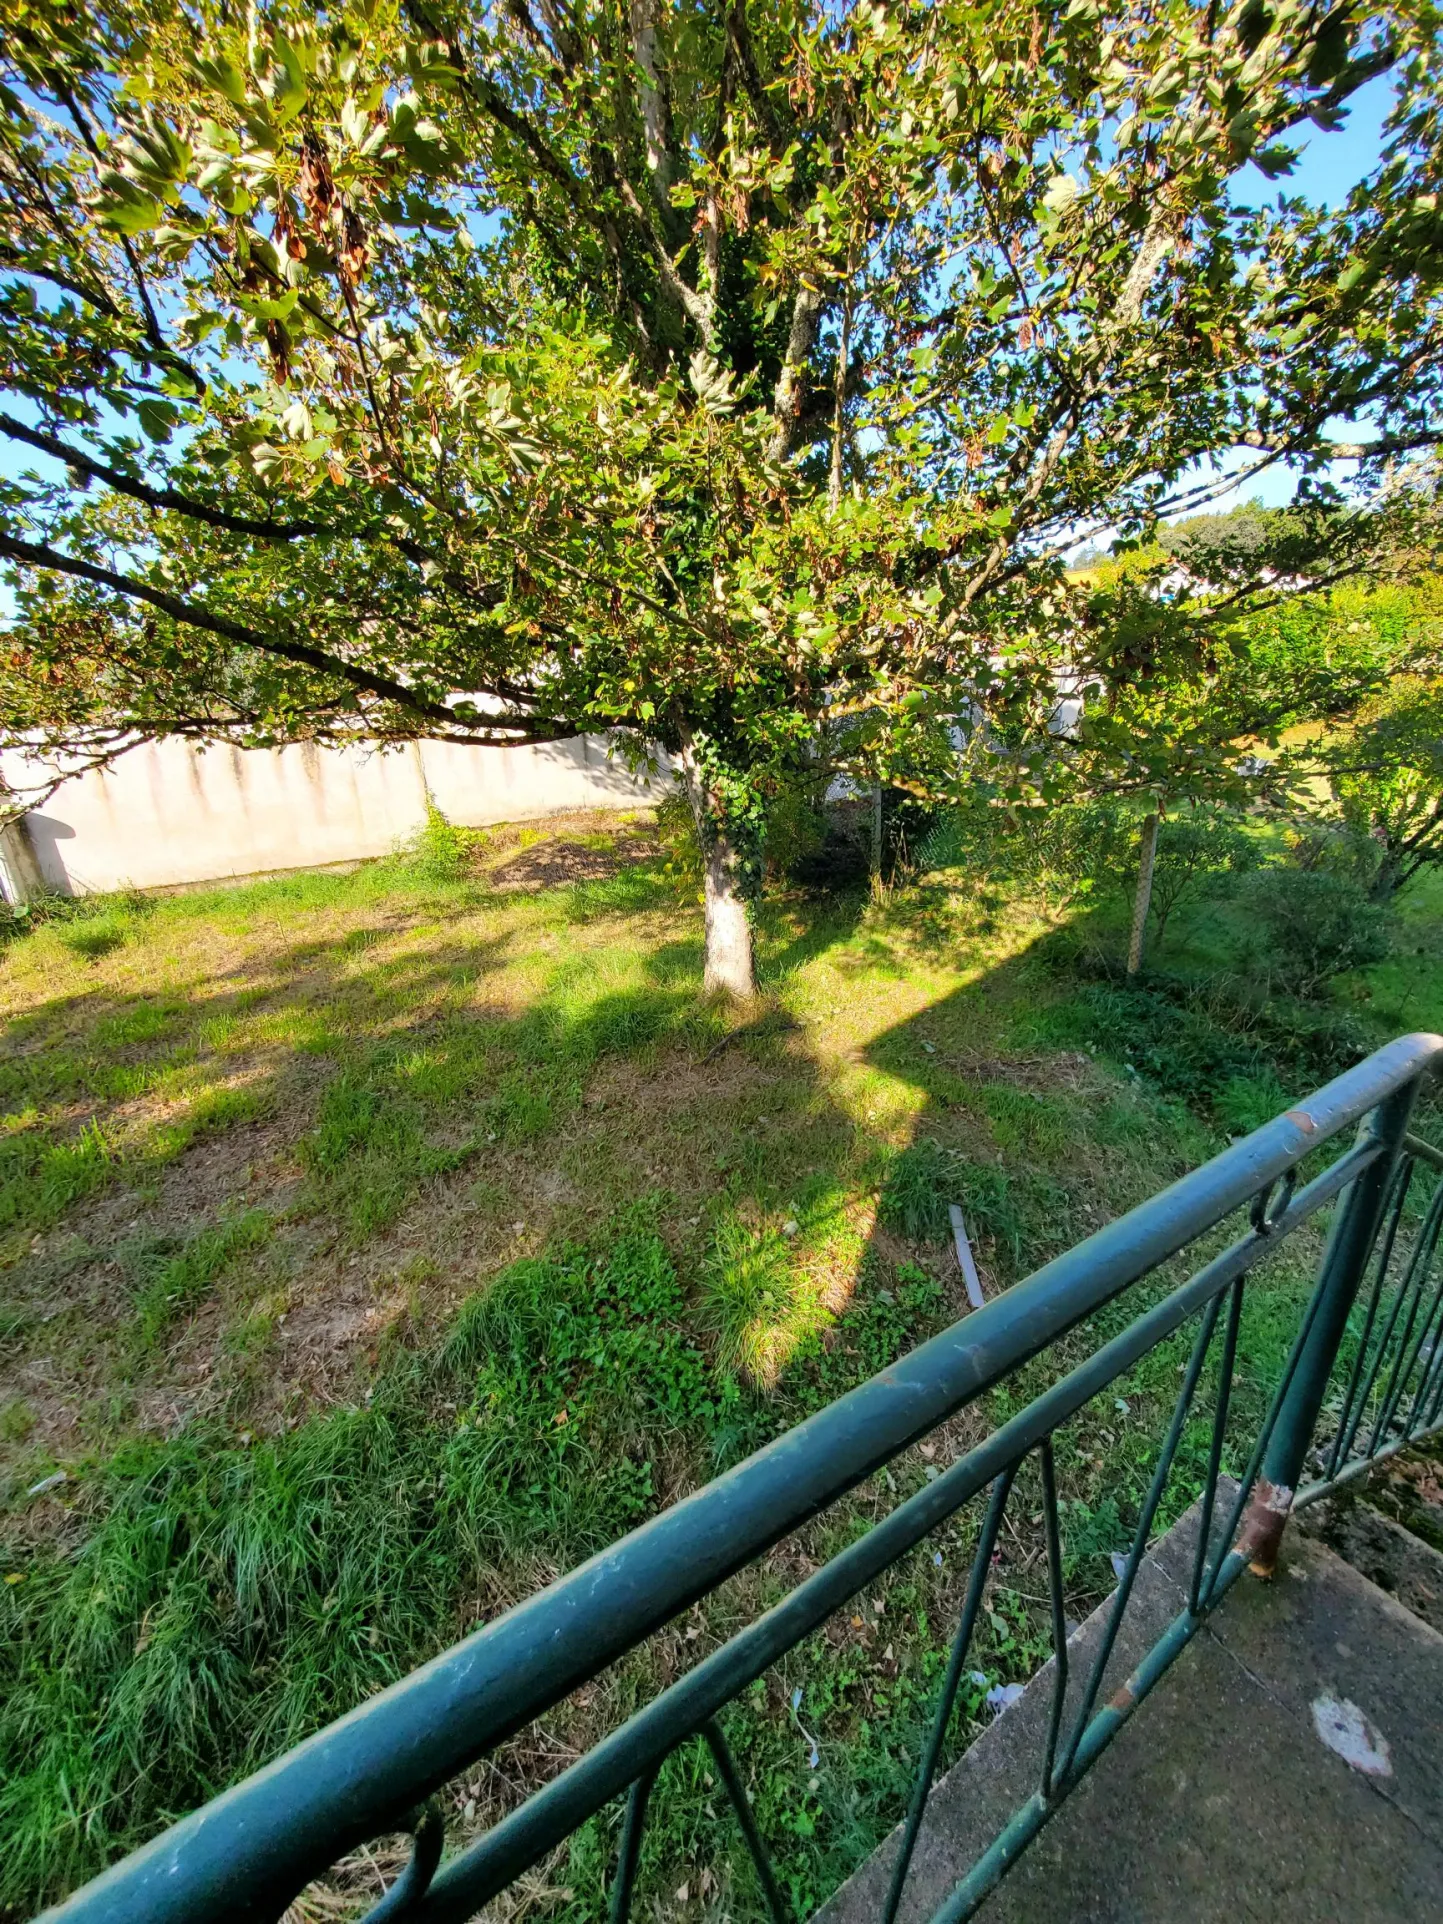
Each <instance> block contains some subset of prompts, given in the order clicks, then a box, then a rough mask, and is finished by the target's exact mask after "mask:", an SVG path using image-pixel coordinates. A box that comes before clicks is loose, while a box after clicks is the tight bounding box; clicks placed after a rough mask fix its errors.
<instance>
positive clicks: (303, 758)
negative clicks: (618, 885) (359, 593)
mask: <svg viewBox="0 0 1443 1924" xmlns="http://www.w3.org/2000/svg"><path fill="white" fill-rule="evenodd" d="M0 774H3V775H4V776H5V777H6V779H8V780H9V781H10V782H11V783H12V785H13V786H14V787H16V788H21V787H23V786H24V785H25V784H26V781H27V779H28V780H33V779H34V778H33V775H32V776H29V777H27V775H26V774H25V772H24V769H23V763H21V762H20V761H19V760H18V759H17V758H15V757H6V758H5V759H4V762H3V763H0ZM665 779H666V778H665V777H661V778H659V779H657V780H654V781H653V782H652V784H651V785H650V786H648V785H647V783H646V781H645V780H644V778H642V777H639V776H636V775H633V774H632V773H631V772H630V771H629V770H628V768H627V767H626V765H625V763H624V762H622V761H621V760H620V758H619V757H608V755H607V746H606V742H605V741H604V740H603V739H601V738H599V737H596V736H577V737H575V738H574V739H572V740H571V741H564V742H548V743H543V744H538V745H537V746H534V747H525V748H467V747H464V746H461V745H458V744H454V743H450V742H413V743H410V744H408V745H407V746H406V747H404V748H400V749H393V750H390V751H388V752H386V753H381V752H379V751H375V750H361V749H340V748H317V747H314V746H311V745H302V746H299V747H294V748H277V749H242V748H228V747H211V748H205V749H197V748H194V747H192V746H191V745H190V744H188V743H186V742H180V741H160V742H151V743H147V744H146V745H145V746H143V747H140V748H135V749H132V750H131V751H130V753H129V754H127V755H124V756H122V757H121V759H120V760H119V761H118V762H116V763H115V765H114V766H113V767H112V768H109V769H106V770H104V771H98V770H92V771H90V772H87V773H86V774H83V775H77V776H75V777H73V778H72V779H71V780H69V781H67V782H64V783H62V784H61V786H60V787H59V788H58V789H57V790H56V791H55V793H54V794H53V795H52V796H51V798H50V800H49V801H48V802H46V804H45V806H44V807H43V808H40V809H32V810H31V811H30V813H29V814H28V815H27V816H26V817H25V819H24V822H23V824H21V826H20V828H19V829H18V831H17V830H15V829H11V830H7V831H6V833H5V835H4V836H3V838H0V842H3V844H4V846H0V889H3V891H4V893H5V895H6V896H7V897H8V898H9V899H10V900H12V901H14V900H17V899H21V898H23V896H24V895H25V894H27V893H29V892H31V891H32V890H33V889H34V887H35V886H36V885H37V884H38V885H39V886H40V887H42V888H49V889H55V890H57V891H59V892H60V893H62V894H65V895H86V894H90V893H92V892H94V891H96V890H102V889H116V888H125V887H134V888H160V887H165V886H167V885H169V884H174V883H179V882H208V881H216V880H220V879H223V878H225V877H229V876H236V875H254V874H257V873H258V872H260V871H262V870H266V869H293V868H315V867H319V866H320V865H322V864H323V863H326V862H345V861H354V860H356V859H358V858H361V857H364V856H368V855H384V854H387V853H388V852H389V851H390V850H391V849H393V848H394V847H395V846H396V845H397V843H398V842H403V841H405V840H406V839H407V837H409V836H411V835H413V834H414V833H415V832H416V830H417V829H418V828H419V827H420V826H421V825H422V823H423V822H424V821H425V819H426V798H427V792H428V790H429V793H430V797H431V800H432V802H433V803H434V804H435V806H436V807H437V808H439V809H440V811H441V813H442V814H443V815H444V816H445V817H446V818H447V820H448V821H451V822H455V823H457V824H459V825H460V826H462V827H466V828H481V827H484V826H486V825H487V824H488V823H493V822H514V821H525V820H528V819H533V818H535V817H536V816H540V815H550V814H554V813H555V812H557V811H558V810H561V809H580V808H627V807H638V806H642V805H644V804H646V803H647V802H649V801H656V800H659V799H660V798H661V795H662V794H663V792H664V786H665ZM17 842H18V843H19V846H17Z"/></svg>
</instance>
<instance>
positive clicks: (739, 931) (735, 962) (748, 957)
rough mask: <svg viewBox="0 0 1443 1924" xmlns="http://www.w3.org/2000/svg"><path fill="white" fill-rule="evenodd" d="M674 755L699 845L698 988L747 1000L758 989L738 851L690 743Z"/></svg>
mask: <svg viewBox="0 0 1443 1924" xmlns="http://www.w3.org/2000/svg"><path fill="white" fill-rule="evenodd" d="M678 760H679V762H680V764H681V776H682V783H683V786H684V787H685V789H686V798H687V800H688V802H690V804H691V819H692V822H693V824H694V825H695V827H696V839H697V843H698V846H699V847H700V849H701V859H702V884H703V890H704V897H705V901H706V966H705V970H704V972H703V976H702V987H703V988H704V989H705V990H706V992H707V994H708V995H710V994H712V993H714V992H716V991H720V992H721V993H722V994H724V995H730V996H735V997H736V998H737V999H738V1000H739V1001H743V1002H747V1001H750V1000H751V998H752V997H753V996H754V995H755V994H756V992H757V975H756V962H755V959H754V956H753V953H752V925H751V920H750V918H749V917H748V915H747V902H746V894H745V892H744V889H743V887H742V874H743V870H742V860H741V856H740V854H739V853H738V851H737V849H736V847H735V845H734V844H733V842H732V841H731V840H730V838H729V837H728V836H727V834H726V832H725V830H724V828H723V827H722V825H721V824H720V823H719V822H718V820H717V816H716V811H715V810H714V809H713V808H712V807H711V805H710V801H709V798H708V796H707V793H706V787H705V784H704V783H703V781H702V777H701V771H700V769H699V768H698V767H697V765H696V758H695V756H694V755H693V753H692V750H691V745H690V743H689V742H683V744H682V751H681V754H680V756H679V757H678Z"/></svg>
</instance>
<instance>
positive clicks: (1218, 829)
mask: <svg viewBox="0 0 1443 1924" xmlns="http://www.w3.org/2000/svg"><path fill="white" fill-rule="evenodd" d="M1257 866H1258V849H1257V844H1256V842H1255V841H1254V840H1253V838H1252V836H1251V835H1249V834H1248V832H1247V830H1246V829H1244V828H1243V827H1242V825H1241V823H1240V822H1239V821H1238V819H1237V817H1236V816H1234V815H1231V814H1229V813H1228V811H1227V810H1226V809H1221V808H1191V809H1187V810H1185V811H1184V812H1182V813H1180V814H1177V815H1169V816H1167V817H1166V818H1165V819H1164V820H1163V821H1162V822H1160V823H1159V824H1158V835H1157V855H1156V858H1155V862H1154V866H1153V874H1152V905H1151V906H1152V917H1153V920H1154V922H1155V923H1156V925H1157V945H1158V947H1159V948H1161V947H1162V943H1163V937H1164V935H1165V933H1166V930H1167V925H1168V920H1169V918H1170V917H1171V915H1172V912H1173V910H1174V909H1176V908H1177V907H1178V905H1179V904H1180V903H1182V902H1186V901H1190V900H1196V899H1197V898H1198V897H1200V896H1202V895H1205V894H1207V893H1208V892H1209V891H1211V890H1215V889H1216V888H1218V887H1219V886H1220V885H1221V884H1222V883H1223V882H1224V881H1225V880H1226V879H1227V878H1228V877H1230V876H1234V875H1241V874H1245V873H1246V872H1247V871H1248V870H1250V869H1255V868H1256V867H1257Z"/></svg>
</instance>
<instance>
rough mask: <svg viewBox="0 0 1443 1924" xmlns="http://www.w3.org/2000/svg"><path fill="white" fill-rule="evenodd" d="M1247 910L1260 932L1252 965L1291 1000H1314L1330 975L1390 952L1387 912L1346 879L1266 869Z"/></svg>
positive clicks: (1288, 868)
mask: <svg viewBox="0 0 1443 1924" xmlns="http://www.w3.org/2000/svg"><path fill="white" fill-rule="evenodd" d="M1248 907H1249V910H1250V912H1251V914H1252V916H1253V918H1254V919H1255V921H1256V922H1257V924H1258V925H1259V928H1260V930H1261V939H1260V940H1255V942H1254V943H1253V945H1252V952H1251V960H1252V962H1253V966H1254V967H1255V968H1257V969H1258V970H1259V971H1260V972H1261V973H1263V974H1265V975H1266V976H1268V977H1269V978H1271V979H1273V980H1276V981H1278V982H1279V983H1281V984H1282V986H1283V987H1285V988H1287V989H1290V990H1292V992H1293V993H1294V994H1295V995H1302V996H1308V995H1316V994H1317V992H1318V990H1319V989H1321V988H1322V986H1323V985H1324V983H1326V982H1328V981H1330V980H1331V978H1332V977H1333V976H1335V975H1341V974H1342V973H1343V971H1344V970H1346V969H1358V968H1362V967H1364V966H1365V965H1366V964H1367V963H1369V962H1377V961H1380V960H1381V959H1382V957H1383V956H1385V955H1386V954H1387V953H1388V918H1387V915H1386V913H1385V911H1384V910H1383V909H1382V908H1381V907H1380V906H1379V905H1378V904H1377V903H1376V902H1371V901H1370V900H1369V899H1368V896H1367V895H1366V894H1365V892H1364V891H1363V889H1362V888H1360V887H1359V885H1358V884H1357V883H1356V882H1354V881H1351V880H1349V878H1348V877H1347V876H1346V875H1338V874H1333V873H1330V872H1329V871H1328V870H1326V869H1305V868H1294V867H1291V866H1287V865H1277V866H1274V867H1270V868H1267V869H1264V870H1263V871H1262V872H1261V873H1259V874H1258V875H1256V876H1255V877H1254V878H1253V883H1252V886H1251V887H1250V888H1249V890H1248Z"/></svg>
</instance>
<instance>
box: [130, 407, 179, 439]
mask: <svg viewBox="0 0 1443 1924" xmlns="http://www.w3.org/2000/svg"><path fill="white" fill-rule="evenodd" d="M135 413H136V418H137V419H138V420H139V422H140V425H141V428H142V430H143V431H144V433H145V434H146V435H147V436H148V437H149V439H150V440H152V441H168V440H169V439H170V437H171V432H172V430H173V429H174V427H175V424H176V422H177V421H178V420H179V419H180V410H179V408H176V407H173V406H172V405H171V403H170V402H169V401H142V402H141V404H140V406H139V407H138V408H137V409H136V410H135Z"/></svg>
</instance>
